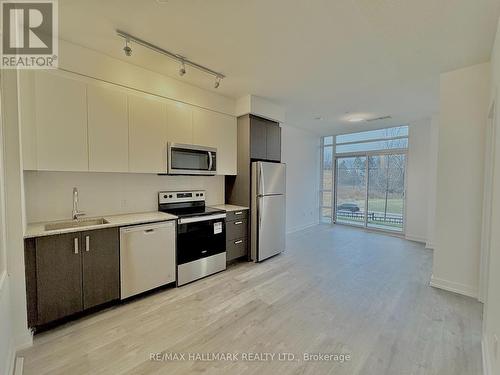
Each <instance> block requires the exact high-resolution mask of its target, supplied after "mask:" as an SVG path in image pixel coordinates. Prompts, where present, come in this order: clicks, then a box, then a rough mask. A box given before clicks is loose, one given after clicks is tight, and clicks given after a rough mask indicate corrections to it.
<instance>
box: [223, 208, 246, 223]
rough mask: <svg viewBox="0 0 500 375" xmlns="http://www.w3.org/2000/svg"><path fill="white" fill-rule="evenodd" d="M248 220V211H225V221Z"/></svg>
mask: <svg viewBox="0 0 500 375" xmlns="http://www.w3.org/2000/svg"><path fill="white" fill-rule="evenodd" d="M246 218H248V210H238V211H227V212H226V221H233V220H242V219H246Z"/></svg>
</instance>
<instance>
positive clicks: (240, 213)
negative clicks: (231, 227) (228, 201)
mask: <svg viewBox="0 0 500 375" xmlns="http://www.w3.org/2000/svg"><path fill="white" fill-rule="evenodd" d="M234 214H235V215H242V214H243V211H238V212H235V213H234Z"/></svg>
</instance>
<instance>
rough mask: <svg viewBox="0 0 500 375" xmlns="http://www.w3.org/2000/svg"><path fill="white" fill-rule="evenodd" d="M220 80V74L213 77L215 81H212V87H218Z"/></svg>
mask: <svg viewBox="0 0 500 375" xmlns="http://www.w3.org/2000/svg"><path fill="white" fill-rule="evenodd" d="M220 80H221V77H220V76H216V77H215V83H214V88H216V89H218V88H219V86H220Z"/></svg>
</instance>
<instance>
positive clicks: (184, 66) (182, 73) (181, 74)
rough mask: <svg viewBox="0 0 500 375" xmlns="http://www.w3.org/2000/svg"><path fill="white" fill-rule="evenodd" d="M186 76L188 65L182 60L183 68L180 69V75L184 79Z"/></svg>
mask: <svg viewBox="0 0 500 375" xmlns="http://www.w3.org/2000/svg"><path fill="white" fill-rule="evenodd" d="M184 74H186V64H185V63H184V60H181V66H180V68H179V75H180V76H181V77H182V76H183V75H184Z"/></svg>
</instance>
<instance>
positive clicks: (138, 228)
mask: <svg viewBox="0 0 500 375" xmlns="http://www.w3.org/2000/svg"><path fill="white" fill-rule="evenodd" d="M173 226H175V220H169V221H162V222H158V223H150V224H140V225H133V226H129V227H122V228H120V233H131V232H143V233H144V234H153V233H154V232H155V231H156V230H157V229H161V228H171V227H173Z"/></svg>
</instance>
